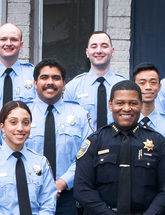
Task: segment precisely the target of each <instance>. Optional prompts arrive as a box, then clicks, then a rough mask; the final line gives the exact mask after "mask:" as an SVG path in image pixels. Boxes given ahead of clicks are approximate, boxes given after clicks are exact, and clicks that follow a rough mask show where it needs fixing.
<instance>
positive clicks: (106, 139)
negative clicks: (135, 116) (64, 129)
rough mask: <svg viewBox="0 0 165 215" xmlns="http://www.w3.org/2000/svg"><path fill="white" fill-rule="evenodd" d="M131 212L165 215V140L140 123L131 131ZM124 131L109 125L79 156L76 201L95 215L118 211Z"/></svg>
mask: <svg viewBox="0 0 165 215" xmlns="http://www.w3.org/2000/svg"><path fill="white" fill-rule="evenodd" d="M130 132H131V134H130V135H129V139H130V141H131V165H130V168H131V212H132V213H138V212H141V213H142V214H143V215H158V214H159V215H160V214H161V215H165V138H164V137H163V136H162V135H160V134H159V133H157V132H155V131H153V130H152V129H150V128H143V127H142V126H141V125H139V124H137V125H136V126H135V127H133V128H132V129H131V131H130ZM121 140H122V136H121V130H120V128H118V127H117V125H115V124H114V123H112V124H111V125H108V126H105V127H103V128H101V129H99V130H98V131H96V132H95V133H93V134H92V135H90V136H89V137H88V139H87V140H86V141H85V143H84V144H83V146H82V148H81V149H80V151H79V152H78V154H77V167H76V174H75V183H74V196H75V198H76V200H78V201H79V202H80V204H81V205H82V206H83V207H84V209H85V210H86V211H87V212H88V213H89V214H91V215H97V214H98V215H112V214H115V212H114V211H113V210H112V208H117V187H118V174H119V151H120V144H121Z"/></svg>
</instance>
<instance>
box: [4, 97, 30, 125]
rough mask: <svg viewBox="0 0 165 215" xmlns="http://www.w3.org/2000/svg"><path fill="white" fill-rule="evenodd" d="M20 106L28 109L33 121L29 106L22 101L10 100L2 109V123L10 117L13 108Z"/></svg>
mask: <svg viewBox="0 0 165 215" xmlns="http://www.w3.org/2000/svg"><path fill="white" fill-rule="evenodd" d="M17 107H20V108H22V109H24V110H26V111H27V112H28V113H29V115H30V121H31V122H32V114H31V111H30V109H29V107H28V106H27V105H26V104H25V103H24V102H22V101H9V102H7V103H6V104H4V106H3V108H2V109H1V112H0V123H4V122H5V120H6V118H7V117H8V115H9V114H10V112H11V111H12V110H14V109H15V108H17Z"/></svg>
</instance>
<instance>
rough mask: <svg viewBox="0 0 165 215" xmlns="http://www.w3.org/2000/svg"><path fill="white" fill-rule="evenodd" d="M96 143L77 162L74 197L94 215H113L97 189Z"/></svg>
mask: <svg viewBox="0 0 165 215" xmlns="http://www.w3.org/2000/svg"><path fill="white" fill-rule="evenodd" d="M95 144H96V141H93V144H92V143H91V145H90V147H89V149H88V151H87V152H86V154H85V155H83V156H82V157H81V158H79V159H78V160H77V166H76V174H75V181H74V197H75V198H76V200H77V201H78V202H79V203H80V204H81V205H82V206H83V207H84V209H85V210H87V211H88V213H89V214H93V215H113V214H115V212H113V211H112V210H111V209H109V208H108V207H107V205H106V203H105V202H104V201H102V199H101V198H100V195H99V192H98V190H97V188H96V187H95V170H94V165H93V164H94V156H95V153H94V147H93V145H95Z"/></svg>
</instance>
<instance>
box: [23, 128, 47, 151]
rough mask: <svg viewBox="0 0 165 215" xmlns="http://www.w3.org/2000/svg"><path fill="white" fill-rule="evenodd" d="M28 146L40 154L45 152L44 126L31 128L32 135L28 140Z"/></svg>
mask: <svg viewBox="0 0 165 215" xmlns="http://www.w3.org/2000/svg"><path fill="white" fill-rule="evenodd" d="M26 146H27V147H29V148H31V149H33V150H34V151H36V152H38V153H40V154H43V147H44V128H43V129H34V128H31V132H30V136H29V138H28V139H27V140H26Z"/></svg>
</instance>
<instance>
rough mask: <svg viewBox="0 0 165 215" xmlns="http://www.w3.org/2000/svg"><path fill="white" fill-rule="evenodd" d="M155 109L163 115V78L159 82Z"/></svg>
mask: <svg viewBox="0 0 165 215" xmlns="http://www.w3.org/2000/svg"><path fill="white" fill-rule="evenodd" d="M155 107H156V109H157V110H158V111H159V112H160V113H163V114H165V78H163V79H162V80H161V88H160V91H159V93H158V95H157V97H156V99H155Z"/></svg>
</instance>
